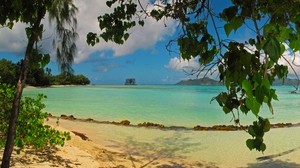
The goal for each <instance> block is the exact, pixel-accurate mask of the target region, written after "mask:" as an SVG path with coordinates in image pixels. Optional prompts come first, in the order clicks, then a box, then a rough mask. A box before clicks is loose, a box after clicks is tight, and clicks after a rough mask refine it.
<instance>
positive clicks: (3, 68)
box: [0, 59, 18, 85]
mask: <svg viewBox="0 0 300 168" xmlns="http://www.w3.org/2000/svg"><path fill="white" fill-rule="evenodd" d="M17 72H18V67H17V65H16V64H14V63H13V62H11V61H9V60H6V59H1V60H0V83H2V82H5V83H8V84H11V85H15V84H16V83H17V80H18V78H17V75H18V74H17Z"/></svg>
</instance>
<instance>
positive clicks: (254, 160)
mask: <svg viewBox="0 0 300 168" xmlns="http://www.w3.org/2000/svg"><path fill="white" fill-rule="evenodd" d="M45 124H47V125H50V126H51V127H53V128H54V129H57V130H60V131H68V132H70V134H71V137H72V138H71V140H70V141H66V143H65V146H64V147H57V148H51V149H49V150H47V151H43V152H35V151H32V150H31V151H30V150H27V151H25V152H21V155H16V154H14V159H13V160H14V165H13V167H17V168H27V167H41V168H51V167H61V168H63V167H91V168H98V167H103V168H104V167H105V168H113V167H147V168H148V167H149V168H157V167H215V168H235V167H239V168H246V167H268V168H271V167H280V166H281V167H297V166H299V165H300V161H299V159H298V158H299V157H300V148H299V144H298V141H297V140H299V139H298V137H299V136H298V135H299V131H300V130H299V128H297V127H291V128H283V129H276V130H275V129H274V130H271V133H270V134H269V136H270V137H269V138H267V137H266V138H267V139H266V141H267V142H266V143H267V146H268V147H267V151H266V152H265V153H264V154H262V153H261V152H255V151H250V150H249V149H248V148H247V147H246V146H245V145H244V140H245V138H247V135H246V133H244V132H242V131H197V132H194V131H176V130H173V131H165V130H161V129H148V128H145V127H140V128H138V127H126V126H120V125H116V124H97V123H93V122H90V121H89V122H82V121H80V120H79V119H76V120H68V119H62V120H59V122H58V123H57V119H56V118H54V117H49V120H48V121H45ZM289 130H290V131H289ZM82 135H83V136H85V137H86V139H84V138H82ZM275 137H280V138H279V139H274V138H275ZM128 138H129V139H128ZM148 138H150V139H148ZM287 139H288V140H290V141H287ZM283 142H288V144H289V145H288V146H286V145H283V146H282V144H278V143H283ZM272 143H274V145H272ZM232 144H234V147H233V146H232ZM277 145H279V146H280V148H278V146H277ZM281 146H282V147H283V148H282V147H281ZM297 147H298V148H297ZM228 153H230V155H228Z"/></svg>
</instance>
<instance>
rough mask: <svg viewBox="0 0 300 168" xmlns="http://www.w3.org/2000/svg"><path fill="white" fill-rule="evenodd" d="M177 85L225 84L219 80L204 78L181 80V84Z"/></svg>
mask: <svg viewBox="0 0 300 168" xmlns="http://www.w3.org/2000/svg"><path fill="white" fill-rule="evenodd" d="M177 85H223V84H222V83H221V82H219V81H217V80H213V79H211V78H208V77H204V78H199V79H189V80H181V81H180V82H178V83H177Z"/></svg>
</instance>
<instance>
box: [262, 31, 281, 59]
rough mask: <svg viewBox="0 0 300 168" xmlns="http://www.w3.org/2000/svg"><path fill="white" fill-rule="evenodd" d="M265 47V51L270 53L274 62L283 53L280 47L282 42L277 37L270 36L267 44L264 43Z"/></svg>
mask: <svg viewBox="0 0 300 168" xmlns="http://www.w3.org/2000/svg"><path fill="white" fill-rule="evenodd" d="M263 49H264V51H265V53H266V54H268V55H269V57H270V59H271V60H272V61H274V62H277V61H278V59H279V57H280V54H281V49H280V43H279V42H278V40H277V39H276V38H275V37H270V38H268V39H267V41H266V42H265V44H264V45H263Z"/></svg>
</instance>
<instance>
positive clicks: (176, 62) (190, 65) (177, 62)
mask: <svg viewBox="0 0 300 168" xmlns="http://www.w3.org/2000/svg"><path fill="white" fill-rule="evenodd" d="M198 60H199V58H198V57H196V58H191V59H190V60H184V59H182V58H181V57H174V58H171V59H170V61H169V63H168V64H167V65H165V67H166V68H169V69H172V70H174V71H191V70H195V69H198V68H199V66H200V65H199V61H198Z"/></svg>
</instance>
